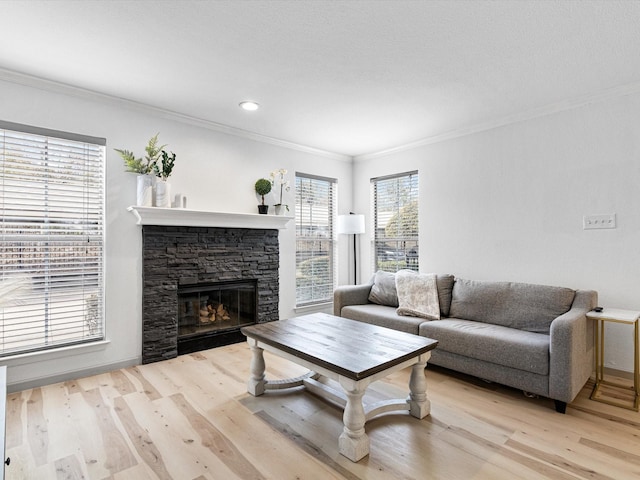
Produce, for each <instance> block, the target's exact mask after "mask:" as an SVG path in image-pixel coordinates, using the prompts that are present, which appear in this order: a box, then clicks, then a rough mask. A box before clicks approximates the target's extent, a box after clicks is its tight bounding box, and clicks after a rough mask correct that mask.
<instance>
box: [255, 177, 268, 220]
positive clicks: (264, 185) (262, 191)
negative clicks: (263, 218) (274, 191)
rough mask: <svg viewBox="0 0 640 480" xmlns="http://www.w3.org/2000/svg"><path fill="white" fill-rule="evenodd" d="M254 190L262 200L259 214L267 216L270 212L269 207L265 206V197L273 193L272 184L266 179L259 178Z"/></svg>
mask: <svg viewBox="0 0 640 480" xmlns="http://www.w3.org/2000/svg"><path fill="white" fill-rule="evenodd" d="M254 188H255V190H256V193H257V194H258V195H260V197H261V198H262V204H261V205H258V213H262V214H266V213H267V212H268V211H269V205H265V203H264V196H265V195H267V194H268V193H269V192H270V191H271V182H270V181H269V180H267V179H266V178H259V179H258V180H257V181H256V184H255V187H254Z"/></svg>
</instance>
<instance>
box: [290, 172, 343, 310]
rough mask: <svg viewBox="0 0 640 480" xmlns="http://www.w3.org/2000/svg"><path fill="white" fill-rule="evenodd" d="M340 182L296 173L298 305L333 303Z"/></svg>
mask: <svg viewBox="0 0 640 480" xmlns="http://www.w3.org/2000/svg"><path fill="white" fill-rule="evenodd" d="M336 189H337V188H336V181H335V180H334V179H330V178H322V177H315V176H310V175H305V174H301V173H296V305H297V306H304V305H311V304H315V303H324V302H330V301H331V300H332V298H333V290H334V285H335V273H334V272H335V252H334V248H335V245H334V235H333V228H334V227H333V225H334V219H335V213H336V212H335V208H336V206H335V205H336V202H335V197H336Z"/></svg>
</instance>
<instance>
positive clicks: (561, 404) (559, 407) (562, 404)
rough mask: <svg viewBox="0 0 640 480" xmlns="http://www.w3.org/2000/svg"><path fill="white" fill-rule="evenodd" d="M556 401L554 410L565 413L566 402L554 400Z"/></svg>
mask: <svg viewBox="0 0 640 480" xmlns="http://www.w3.org/2000/svg"><path fill="white" fill-rule="evenodd" d="M554 402H555V403H556V412H558V413H567V402H561V401H560V400H554Z"/></svg>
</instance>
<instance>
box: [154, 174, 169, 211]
mask: <svg viewBox="0 0 640 480" xmlns="http://www.w3.org/2000/svg"><path fill="white" fill-rule="evenodd" d="M156 207H162V208H171V185H170V184H169V182H167V181H166V180H161V179H158V180H156Z"/></svg>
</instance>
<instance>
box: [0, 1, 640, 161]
mask: <svg viewBox="0 0 640 480" xmlns="http://www.w3.org/2000/svg"><path fill="white" fill-rule="evenodd" d="M0 12H1V13H2V18H3V21H2V28H0V69H4V70H5V71H12V72H19V73H23V74H27V75H31V76H36V77H42V78H46V79H49V80H53V81H55V82H60V83H63V84H67V85H72V86H76V87H80V88H82V89H87V90H91V91H95V92H100V93H103V94H106V95H109V96H113V97H118V98H122V99H127V100H130V101H134V102H138V103H141V104H145V105H149V106H153V107H156V108H160V109H165V110H168V111H172V112H176V113H179V114H181V115H186V116H189V117H194V118H196V119H199V120H204V121H206V122H212V124H221V125H225V126H229V127H233V128H234V129H240V130H244V131H248V132H252V133H255V134H259V135H263V136H267V137H272V138H274V139H278V140H283V141H286V142H292V143H295V144H299V145H304V146H308V147H313V148H317V149H321V150H325V151H328V152H335V153H340V154H345V155H349V156H358V155H364V154H371V153H374V152H380V151H384V150H388V149H393V148H396V147H399V146H402V145H406V144H411V143H414V142H419V141H422V140H424V139H429V138H433V137H437V136H442V135H444V134H447V133H448V132H454V131H461V130H465V129H469V128H473V127H474V126H477V125H483V124H487V123H491V122H498V121H500V119H508V118H510V117H513V116H514V115H517V114H519V113H520V112H527V111H536V110H539V109H540V108H543V107H546V106H550V105H561V104H563V102H566V101H567V100H569V101H570V100H571V99H576V98H583V97H585V96H590V95H597V94H598V93H599V92H603V91H607V90H608V89H613V88H619V87H621V86H628V85H632V86H633V85H638V84H640V28H639V26H640V1H635V0H628V1H614V0H610V1H609V0H602V1H599V0H594V1H588V2H587V1H582V0H581V1H544V2H543V1H528V0H522V1H518V0H510V1H481V0H477V1H433V0H432V1H403V0H397V1H391V0H390V1H384V0H378V1H368V0H359V1H358V0H350V1H341V0H331V1H323V0H313V1H310V0H299V1H268V0H264V1H251V0H244V1H237V0H233V1H225V0H217V1H191V0H181V1H178V0H175V1H170V0H167V1H117V0H110V1H98V0H94V1H66V0H59V1H37V0H31V1H25V0H20V1H13V0H5V1H3V2H2V4H1V8H0ZM247 99H250V100H255V101H256V102H258V103H260V104H261V107H262V108H261V109H260V110H258V111H257V112H253V113H249V112H245V111H242V110H241V109H240V108H238V103H239V102H241V101H242V100H247ZM0 115H1V108H0ZM5 120H11V119H5Z"/></svg>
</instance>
